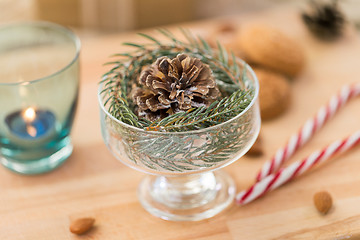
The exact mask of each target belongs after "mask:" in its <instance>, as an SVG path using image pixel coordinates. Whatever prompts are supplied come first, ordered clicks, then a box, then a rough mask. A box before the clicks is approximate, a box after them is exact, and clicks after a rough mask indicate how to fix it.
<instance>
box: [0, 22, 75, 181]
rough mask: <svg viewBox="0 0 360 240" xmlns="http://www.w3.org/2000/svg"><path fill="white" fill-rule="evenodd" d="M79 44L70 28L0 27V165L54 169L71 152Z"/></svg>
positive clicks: (37, 24) (23, 169)
mask: <svg viewBox="0 0 360 240" xmlns="http://www.w3.org/2000/svg"><path fill="white" fill-rule="evenodd" d="M79 51H80V40H79V39H78V38H77V37H76V35H75V34H74V33H72V32H71V31H70V30H68V29H67V28H64V27H61V26H59V25H56V24H53V23H48V22H29V23H19V24H13V25H8V26H5V27H2V28H0V64H1V68H0V109H1V111H0V162H1V164H3V165H4V166H5V167H7V168H8V169H10V170H12V171H15V172H18V173H23V174H37V173H43V172H47V171H50V170H52V169H54V168H56V167H57V166H59V165H60V164H61V163H63V162H64V161H65V160H66V159H67V158H68V157H69V156H70V155H71V153H72V149H73V147H72V144H71V141H70V136H69V133H70V130H71V126H72V123H73V119H74V114H75V110H76V105H77V99H78V89H79Z"/></svg>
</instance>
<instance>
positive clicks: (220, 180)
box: [138, 170, 236, 221]
mask: <svg viewBox="0 0 360 240" xmlns="http://www.w3.org/2000/svg"><path fill="white" fill-rule="evenodd" d="M235 193H236V187H235V183H234V181H233V179H232V178H231V177H230V176H229V175H228V174H227V173H225V172H223V171H219V170H218V171H215V172H207V173H202V174H193V175H186V176H175V177H165V176H147V177H145V178H144V179H143V180H142V182H141V183H140V185H139V188H138V197H139V200H140V202H141V204H142V206H143V207H144V208H145V209H146V210H147V211H148V212H149V213H151V214H152V215H154V216H156V217H159V218H162V219H164V220H170V221H199V220H203V219H207V218H210V217H213V216H215V215H216V214H218V213H220V212H221V211H223V210H224V209H226V208H227V207H228V206H229V205H230V204H232V203H233V201H234V197H235Z"/></svg>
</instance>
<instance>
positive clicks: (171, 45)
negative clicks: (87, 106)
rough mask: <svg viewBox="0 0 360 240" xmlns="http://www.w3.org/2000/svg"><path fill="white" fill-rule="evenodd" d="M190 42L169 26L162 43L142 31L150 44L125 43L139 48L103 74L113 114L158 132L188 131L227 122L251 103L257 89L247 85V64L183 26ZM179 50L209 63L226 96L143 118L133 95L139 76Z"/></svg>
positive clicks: (104, 92) (106, 98) (105, 94)
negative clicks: (156, 117)
mask: <svg viewBox="0 0 360 240" xmlns="http://www.w3.org/2000/svg"><path fill="white" fill-rule="evenodd" d="M181 31H182V33H183V35H184V37H185V38H186V40H187V42H184V41H180V40H178V39H177V38H176V37H175V36H174V35H173V34H172V33H171V32H169V31H168V30H166V29H159V32H160V33H161V34H162V35H164V36H165V37H167V38H168V40H170V41H169V42H167V43H162V42H160V41H159V40H157V39H156V38H154V37H152V36H150V35H147V34H144V33H139V35H140V36H142V37H144V38H146V39H148V40H149V41H150V42H151V43H149V44H136V43H124V45H126V46H131V47H133V48H135V51H132V52H128V53H119V54H115V55H114V57H119V58H120V59H119V60H116V61H112V62H108V63H106V64H109V65H113V67H112V68H111V69H110V70H109V71H108V72H107V73H105V74H104V75H103V78H102V81H101V83H102V84H103V85H104V86H103V90H102V92H101V95H102V97H103V101H104V106H105V107H106V108H107V110H108V111H109V113H110V114H111V115H112V116H114V117H115V118H117V119H119V120H120V121H122V122H124V123H126V124H129V125H132V126H135V127H138V128H143V129H146V130H154V131H169V132H172V131H187V130H196V129H202V128H206V127H210V126H214V125H217V124H220V123H222V122H225V121H227V120H229V119H231V118H233V117H235V116H236V115H238V114H239V113H241V112H242V111H243V110H244V109H245V108H246V107H247V106H248V104H249V103H250V102H251V99H252V97H253V94H252V93H253V92H252V89H251V88H247V86H246V84H245V82H246V72H245V69H246V67H245V66H244V68H243V69H240V66H239V64H238V62H237V59H236V57H235V55H234V54H233V53H232V54H231V57H230V56H229V54H228V52H227V51H226V50H225V49H224V48H223V47H222V46H221V45H220V44H218V50H216V51H215V50H213V49H212V48H211V47H210V46H209V44H208V43H207V42H206V41H205V40H204V39H202V38H201V37H195V36H193V35H192V34H191V33H190V32H189V31H187V30H184V29H181ZM179 53H187V54H189V55H191V56H193V57H196V58H199V59H200V60H201V61H202V62H204V63H206V64H208V65H209V66H210V68H211V70H212V72H213V75H214V77H215V79H216V83H217V85H218V87H219V89H220V91H221V92H222V97H223V98H222V99H221V100H218V101H215V102H214V103H212V104H211V106H209V107H207V108H205V107H201V108H192V109H189V110H188V111H186V112H180V113H176V114H173V115H170V116H168V117H165V118H163V119H161V120H158V121H156V122H150V121H148V120H146V119H143V118H139V117H137V116H136V114H135V113H134V108H135V104H134V103H133V102H132V100H131V98H130V97H129V95H130V93H131V89H132V88H133V87H134V86H135V85H136V84H137V79H138V77H139V75H140V73H141V71H142V70H143V68H144V67H145V66H148V65H150V64H152V63H153V62H155V61H156V59H157V58H158V57H161V56H167V57H169V58H174V57H175V56H176V55H177V54H179Z"/></svg>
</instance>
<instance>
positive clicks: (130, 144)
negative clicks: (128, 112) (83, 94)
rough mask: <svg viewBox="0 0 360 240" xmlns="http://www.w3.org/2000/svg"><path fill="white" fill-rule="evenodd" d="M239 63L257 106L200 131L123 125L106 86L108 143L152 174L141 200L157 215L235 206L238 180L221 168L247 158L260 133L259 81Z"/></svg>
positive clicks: (187, 216) (199, 215) (188, 215)
mask: <svg viewBox="0 0 360 240" xmlns="http://www.w3.org/2000/svg"><path fill="white" fill-rule="evenodd" d="M238 64H239V66H240V68H241V69H242V70H243V71H245V73H246V75H247V77H246V78H245V80H246V82H244V86H245V88H246V89H248V90H250V92H251V102H250V103H249V105H248V106H247V108H246V109H245V110H244V111H242V112H241V113H240V114H238V115H237V116H235V117H234V118H232V119H230V120H228V121H226V122H223V123H221V124H218V125H215V126H212V127H208V128H204V129H200V130H192V131H184V132H157V131H147V130H144V129H140V128H136V127H134V126H130V125H128V124H126V123H123V122H121V121H119V120H118V119H116V118H114V117H113V116H112V115H111V114H110V113H109V112H108V110H107V107H106V105H105V106H104V103H105V98H104V96H103V95H102V94H101V92H102V90H103V89H104V87H105V86H104V83H102V84H101V85H100V87H99V92H98V99H99V104H100V119H101V130H102V135H103V138H104V142H105V143H106V145H107V147H108V148H109V150H110V151H111V153H112V154H113V155H114V156H115V157H116V158H117V159H118V160H120V161H121V162H122V163H124V164H126V165H127V166H129V167H131V168H134V169H136V170H138V171H142V172H144V173H147V174H148V176H146V177H145V178H144V179H143V180H142V182H141V183H140V185H139V187H138V198H139V200H140V202H141V204H142V206H143V207H144V208H145V209H146V210H147V211H148V212H150V213H151V214H153V215H155V216H157V217H160V218H162V219H166V220H173V221H196V220H202V219H206V218H210V217H212V216H214V215H216V214H218V213H219V212H221V211H222V210H224V209H225V208H227V207H228V206H229V205H230V204H231V203H232V202H233V200H234V197H235V191H236V187H235V184H234V181H233V180H232V178H231V177H230V176H229V175H228V174H227V173H226V172H224V171H221V170H218V169H220V168H222V167H225V166H227V165H229V164H231V163H233V162H234V161H236V160H238V159H239V158H240V157H241V156H243V155H244V154H245V153H246V152H247V151H248V150H249V149H250V147H251V146H252V145H253V143H254V142H255V140H256V138H257V136H258V133H259V130H260V114H259V106H258V101H257V98H258V91H259V85H258V81H257V78H256V76H255V74H254V72H253V70H252V69H251V68H250V67H249V66H248V65H247V64H245V63H244V62H243V61H241V60H239V61H238ZM215 170H216V171H215Z"/></svg>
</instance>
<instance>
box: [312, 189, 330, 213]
mask: <svg viewBox="0 0 360 240" xmlns="http://www.w3.org/2000/svg"><path fill="white" fill-rule="evenodd" d="M314 204H315V207H316V209H317V210H318V211H319V212H320V213H322V214H326V213H327V212H328V211H329V210H330V208H331V206H332V198H331V195H330V194H329V193H328V192H326V191H322V192H317V193H315V195H314Z"/></svg>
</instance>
